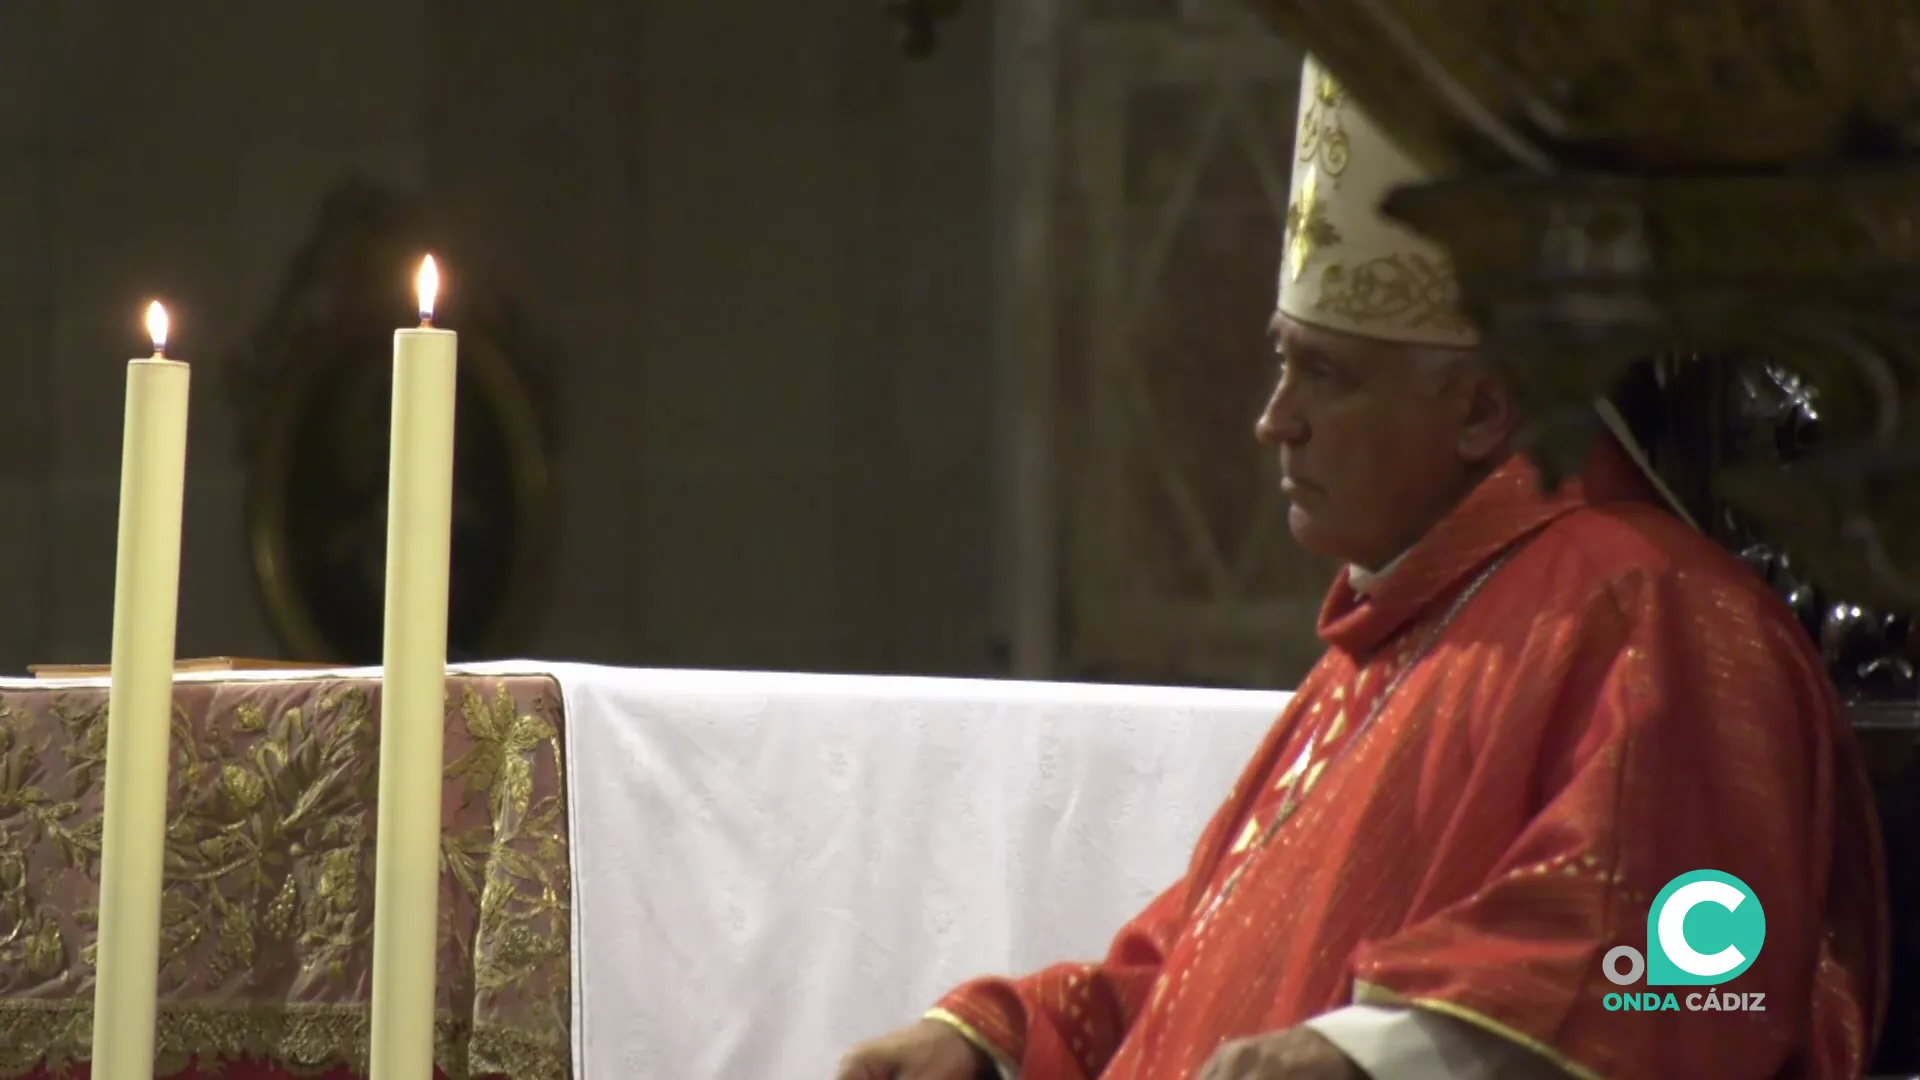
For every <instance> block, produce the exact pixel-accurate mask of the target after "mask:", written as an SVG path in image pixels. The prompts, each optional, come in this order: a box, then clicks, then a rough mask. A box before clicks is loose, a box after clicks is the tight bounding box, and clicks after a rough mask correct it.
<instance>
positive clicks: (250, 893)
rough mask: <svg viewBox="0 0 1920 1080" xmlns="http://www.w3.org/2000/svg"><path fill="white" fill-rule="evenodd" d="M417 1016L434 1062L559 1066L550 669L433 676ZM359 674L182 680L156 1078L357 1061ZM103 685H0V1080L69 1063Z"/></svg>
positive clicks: (363, 1037)
mask: <svg viewBox="0 0 1920 1080" xmlns="http://www.w3.org/2000/svg"><path fill="white" fill-rule="evenodd" d="M448 686H449V690H450V692H451V693H452V694H453V695H454V697H455V700H456V701H458V703H459V704H458V708H457V709H454V710H450V716H449V720H450V721H451V722H450V723H449V725H448V732H447V747H448V751H449V756H450V757H452V758H454V759H455V760H453V762H452V764H450V765H449V766H448V768H447V783H448V795H449V798H448V802H447V806H448V811H447V816H446V822H445V825H446V835H445V837H444V839H443V841H442V865H443V867H444V873H445V880H446V887H445V888H444V889H443V892H442V910H441V956H440V979H439V983H440V990H439V994H440V1014H441V1015H440V1019H439V1023H438V1031H437V1050H436V1059H437V1062H438V1064H439V1065H440V1067H441V1068H442V1069H443V1070H444V1071H446V1072H447V1073H448V1074H449V1075H450V1076H452V1077H455V1078H459V1077H466V1076H470V1075H478V1074H501V1075H506V1076H510V1077H516V1078H527V1080H535V1078H538V1080H564V1078H565V1077H567V1076H568V1075H570V1073H571V1063H570V1059H571V1054H570V1031H571V1022H570V1015H571V1004H570V995H571V978H572V975H571V970H570V967H571V962H570V960H571V958H570V953H569V938H570V933H571V931H570V912H569V906H568V905H569V895H570V881H569V878H568V873H567V869H568V862H567V835H566V822H565V816H564V806H565V776H564V772H563V762H562V759H561V748H560V736H559V724H560V719H561V717H560V709H559V700H558V694H557V692H556V689H555V688H554V686H553V683H552V681H551V680H549V679H538V678H516V679H507V680H490V681H489V680H480V679H473V678H457V679H450V680H449V682H448ZM377 693H378V684H377V682H373V681H342V680H317V679H316V680H300V681H296V682H275V683H244V684H239V683H234V684H220V683H201V684H184V685H182V686H181V687H180V688H179V689H178V691H177V699H176V704H175V711H174V717H173V738H172V761H171V770H170V782H171V790H170V793H169V800H168V810H169V820H168V825H167V833H166V855H165V859H166V862H165V865H166V874H167V886H166V892H165V894H164V897H163V900H162V910H161V934H162V937H161V969H160V997H161V1000H160V1008H159V1017H158V1026H157V1030H156V1054H157V1056H158V1064H159V1065H160V1066H161V1069H160V1070H159V1071H171V1070H172V1067H173V1066H175V1065H178V1064H183V1063H184V1061H185V1059H186V1058H188V1057H192V1056H197V1057H199V1058H200V1059H201V1060H202V1061H203V1062H208V1063H218V1062H220V1061H224V1060H230V1059H234V1058H239V1057H255V1058H268V1059H272V1060H276V1061H279V1062H282V1063H285V1064H287V1065H289V1066H293V1067H296V1068H302V1069H305V1068H325V1067H331V1066H337V1065H347V1066H350V1067H359V1068H364V1066H365V1055H366V1048H367V1007H366V997H365V991H364V988H365V987H366V986H367V984H368V981H369V978H368V976H369V972H370V965H371V956H370V948H371V944H372V942H371V938H372V925H373V920H372V906H373V894H372V869H373V836H374V796H375V794H376V793H377V787H378V749H379V736H378V723H377V720H378V701H377ZM105 713H106V693H105V691H104V690H91V689H89V690H72V689H57V688H48V689H35V690H28V691H15V692H11V693H6V694H0V1025H4V1027H5V1030H6V1031H7V1038H6V1039H5V1040H4V1041H3V1043H4V1045H0V1076H7V1075H20V1074H22V1073H25V1072H28V1071H31V1070H34V1069H36V1068H39V1067H41V1065H42V1063H43V1062H44V1063H45V1064H46V1065H47V1066H48V1067H51V1068H53V1069H61V1068H64V1067H66V1066H68V1065H70V1064H71V1063H73V1062H76V1061H80V1060H84V1059H85V1058H86V1057H87V1054H88V1050H89V1043H90V1040H91V1028H92V1011H93V1010H92V993H93V962H94V945H93V937H94V924H95V920H96V918H97V914H96V912H95V910H94V909H93V907H92V905H93V904H94V903H95V897H97V895H98V892H99V856H100V796H101V791H100V788H101V785H102V784H103V782H104V777H105V764H104V750H105V733H106V723H105Z"/></svg>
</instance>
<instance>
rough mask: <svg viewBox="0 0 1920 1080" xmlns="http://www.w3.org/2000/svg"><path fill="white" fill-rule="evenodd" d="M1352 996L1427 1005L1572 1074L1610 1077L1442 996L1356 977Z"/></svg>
mask: <svg viewBox="0 0 1920 1080" xmlns="http://www.w3.org/2000/svg"><path fill="white" fill-rule="evenodd" d="M1353 1000H1354V1001H1356V1002H1358V1003H1359V1004H1362V1005H1400V1006H1404V1007H1407V1008H1414V1009H1426V1010H1427V1011H1429V1012H1436V1013H1439V1014H1441V1015H1442V1016H1450V1017H1452V1018H1454V1019H1455V1020H1459V1021H1462V1022H1463V1023H1468V1024H1472V1025H1473V1026H1474V1027H1477V1028H1479V1029H1480V1030H1482V1031H1485V1032H1487V1033H1488V1034H1489V1035H1497V1036H1499V1037H1500V1038H1502V1039H1505V1040H1507V1041H1508V1042H1510V1043H1517V1044H1519V1045H1521V1046H1524V1047H1526V1048H1527V1049H1529V1050H1531V1051H1533V1052H1534V1053H1536V1054H1539V1055H1540V1056H1541V1057H1543V1058H1546V1059H1547V1060H1548V1061H1551V1062H1553V1063H1554V1064H1555V1065H1557V1066H1559V1067H1560V1068H1561V1070H1562V1071H1564V1072H1566V1073H1567V1074H1568V1075H1569V1076H1573V1077H1575V1078H1576V1080H1607V1078H1606V1077H1605V1076H1602V1075H1601V1074H1599V1073H1597V1072H1595V1071H1593V1070H1592V1069H1590V1068H1588V1067H1587V1066H1585V1065H1582V1064H1580V1063H1579V1062H1577V1061H1575V1060H1573V1059H1572V1058H1570V1057H1568V1056H1566V1055H1565V1054H1562V1053H1561V1052H1560V1051H1558V1050H1555V1049H1554V1048H1553V1047H1551V1046H1548V1045H1547V1044H1546V1043H1543V1042H1541V1041H1540V1040H1539V1039H1536V1038H1534V1037H1533V1036H1531V1035H1529V1034H1527V1033H1526V1032H1524V1031H1520V1030H1518V1029H1516V1028H1511V1027H1508V1026H1507V1025H1505V1024H1503V1023H1501V1022H1500V1021H1498V1020H1495V1019H1494V1018H1492V1017H1490V1016H1485V1015H1483V1014H1481V1013H1477V1012H1475V1011H1473V1010H1472V1009H1469V1008H1466V1007H1465V1006H1462V1005H1456V1004H1454V1003H1453V1002H1451V1001H1442V1000H1440V999H1439V998H1415V997H1408V996H1406V995H1405V994H1402V993H1399V992H1397V991H1394V990H1389V989H1387V988H1386V987H1384V986H1379V985H1376V984H1374V983H1370V982H1362V981H1361V980H1359V979H1355V980H1354V981H1353Z"/></svg>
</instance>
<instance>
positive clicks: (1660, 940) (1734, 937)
mask: <svg viewBox="0 0 1920 1080" xmlns="http://www.w3.org/2000/svg"><path fill="white" fill-rule="evenodd" d="M1689 922H1691V923H1692V925H1691V926H1689ZM1647 924H1648V925H1647V944H1648V949H1647V951H1648V953H1649V956H1648V959H1647V984H1648V985H1649V986H1717V985H1719V984H1720V983H1723V982H1726V981H1727V980H1729V979H1731V978H1733V977H1734V976H1736V975H1738V974H1740V973H1741V972H1743V971H1745V970H1746V969H1747V968H1748V967H1750V966H1752V964H1753V962H1754V960H1756V959H1758V958H1759V955H1760V946H1761V945H1762V943H1764V942H1765V941H1766V937H1767V916H1766V913H1765V912H1764V911H1762V910H1761V907H1760V899H1759V897H1757V896H1755V895H1754V894H1753V890H1752V889H1750V888H1748V887H1747V884H1746V882H1744V881H1741V880H1740V879H1739V878H1737V877H1734V876H1733V875H1732V874H1726V873H1722V872H1720V871H1718V870H1695V871H1694V872H1692V873H1690V874H1682V875H1680V876H1679V877H1677V878H1674V879H1673V880H1672V881H1670V882H1668V883H1667V887H1666V888H1664V889H1662V890H1660V895H1659V896H1657V897H1655V898H1654V902H1653V910H1652V911H1650V912H1649V913H1648V915H1647ZM1715 946H1717V948H1716V947H1715ZM1706 948H1712V951H1711V952H1708V951H1703V950H1704V949H1706Z"/></svg>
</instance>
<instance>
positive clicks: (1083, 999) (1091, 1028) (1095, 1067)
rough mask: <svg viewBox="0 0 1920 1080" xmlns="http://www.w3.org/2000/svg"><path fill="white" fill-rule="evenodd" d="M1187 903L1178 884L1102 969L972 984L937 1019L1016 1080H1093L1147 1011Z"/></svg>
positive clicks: (1072, 968) (1117, 941)
mask: <svg viewBox="0 0 1920 1080" xmlns="http://www.w3.org/2000/svg"><path fill="white" fill-rule="evenodd" d="M1186 901H1187V885H1186V880H1185V879H1182V880H1181V881H1180V882H1179V883H1177V884H1175V885H1174V886H1173V887H1172V888H1169V889H1168V890H1167V891H1165V892H1163V893H1161V894H1160V896H1159V897H1158V898H1157V899H1155V900H1154V901H1153V902H1152V903H1151V904H1149V905H1148V906H1147V909H1146V910H1145V911H1143V912H1141V913H1140V915H1139V916H1137V917H1136V918H1135V919H1134V920H1133V921H1132V922H1130V923H1128V924H1127V925H1126V927H1125V928H1124V929H1122V930H1121V931H1120V933H1119V935H1118V936H1116V937H1115V938H1114V940H1113V946H1112V948H1111V949H1110V950H1109V951H1108V953H1107V958H1106V960H1105V961H1104V962H1102V963H1098V964H1058V965H1055V966H1053V967H1050V968H1047V969H1045V970H1043V971H1040V972H1038V973H1036V974H1033V975H1029V976H1027V977H1025V978H1020V979H981V980H978V981H976V982H971V983H968V984H966V985H965V986H962V987H960V988H959V989H958V990H955V991H954V992H953V993H951V994H949V995H947V997H946V998H945V999H944V1000H942V1001H941V1002H940V1012H942V1013H944V1014H945V1018H949V1019H951V1020H954V1021H958V1022H959V1023H960V1024H963V1025H965V1028H966V1029H970V1030H968V1035H969V1036H970V1037H972V1038H974V1039H976V1040H978V1041H982V1042H985V1043H986V1044H987V1045H988V1046H989V1047H991V1048H992V1049H993V1050H994V1052H995V1056H996V1057H998V1058H1001V1059H1002V1060H1003V1061H1005V1062H1006V1063H1009V1064H1012V1065H1016V1066H1018V1067H1019V1068H1020V1071H1021V1075H1022V1078H1023V1080H1093V1078H1094V1077H1097V1076H1099V1075H1100V1073H1101V1071H1102V1070H1103V1069H1105V1067H1106V1064H1107V1062H1108V1061H1109V1060H1111V1059H1112V1057H1113V1054H1114V1052H1115V1051H1116V1050H1118V1049H1119V1048H1120V1041H1121V1040H1122V1039H1123V1038H1125V1037H1126V1034H1127V1030H1128V1029H1129V1028H1131V1027H1132V1026H1133V1021H1134V1019H1135V1017H1137V1016H1138V1015H1139V1014H1140V1010H1141V1008H1142V1007H1143V1006H1144V1005H1145V1004H1146V1000H1147V995H1148V994H1149V993H1151V992H1152V990H1153V984H1154V981H1155V980H1156V979H1158V978H1159V976H1160V967H1161V964H1162V963H1164V962H1165V960H1166V956H1167V952H1168V950H1170V949H1171V948H1172V947H1173V942H1174V939H1175V938H1177V937H1178V936H1179V933H1180V928H1181V926H1182V925H1183V924H1184V922H1185V917H1186Z"/></svg>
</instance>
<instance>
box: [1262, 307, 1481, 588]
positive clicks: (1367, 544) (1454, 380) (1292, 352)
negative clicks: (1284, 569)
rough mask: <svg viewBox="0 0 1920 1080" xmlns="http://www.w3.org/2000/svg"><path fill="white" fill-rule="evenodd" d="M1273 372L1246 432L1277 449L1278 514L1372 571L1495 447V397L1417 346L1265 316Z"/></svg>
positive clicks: (1477, 471)
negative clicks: (1284, 507) (1274, 378)
mask: <svg viewBox="0 0 1920 1080" xmlns="http://www.w3.org/2000/svg"><path fill="white" fill-rule="evenodd" d="M1274 332H1275V337H1276V342H1277V345H1278V348H1279V354H1280V378H1279V383H1278V385H1276V386H1275V387H1274V391H1273V396H1272V397H1271V398H1270V399H1268V401H1267V407H1266V409H1265V410H1264V411H1262V413H1261V414H1260V419H1259V422H1258V423H1257V424H1256V425H1255V429H1254V430H1255V433H1256V435H1257V436H1258V437H1259V439H1260V441H1261V442H1262V443H1265V444H1266V445H1268V446H1272V447H1275V448H1277V449H1278V450H1279V452H1280V472H1281V476H1282V478H1283V479H1282V481H1281V491H1282V492H1283V493H1284V494H1285V495H1286V497H1287V499H1288V500H1289V501H1290V502H1291V504H1292V506H1291V508H1290V510H1289V511H1288V515H1287V523H1288V525H1289V526H1290V527H1291V528H1292V530H1293V535H1294V539H1296V540H1298V541H1299V542H1300V544H1301V546H1302V547H1305V548H1306V549H1308V550H1309V551H1313V552H1316V553H1318V554H1322V555H1328V556H1332V557H1334V558H1338V559H1342V560H1345V561H1347V562H1350V563H1353V564H1355V565H1357V566H1360V567H1362V568H1364V569H1369V570H1378V569H1379V568H1380V567H1382V566H1384V565H1385V564H1386V563H1388V562H1390V561H1392V560H1393V559H1394V558H1396V557H1398V556H1399V555H1400V554H1401V553H1402V552H1404V551H1405V550H1407V549H1408V548H1409V547H1412V546H1413V544H1414V542H1415V541H1417V540H1419V539H1420V537H1421V536H1422V535H1424V534H1425V533H1426V531H1427V530H1428V529H1429V528H1431V527H1432V526H1433V525H1434V524H1435V523H1436V522H1438V521H1439V520H1440V518H1441V517H1443V516H1444V515H1445V514H1446V513H1447V511H1448V510H1450V509H1451V508H1452V507H1453V505H1454V504H1455V503H1457V502H1458V501H1459V500H1460V499H1461V498H1462V497H1463V496H1464V495H1465V494H1466V493H1467V491H1468V490H1470V489H1471V488H1472V486H1473V484H1474V483H1475V482H1477V481H1478V479H1479V477H1480V476H1481V475H1482V474H1483V468H1484V466H1485V465H1487V464H1489V463H1490V462H1491V463H1493V464H1497V461H1494V460H1493V459H1494V458H1496V457H1503V456H1504V455H1505V452H1506V447H1507V444H1508V440H1509V438H1510V436H1511V434H1512V430H1513V420H1514V417H1513V412H1512V408H1511V405H1510V403H1509V401H1508V399H1507V398H1506V395H1505V394H1504V392H1503V391H1501V390H1500V388H1499V387H1498V386H1497V384H1495V383H1494V382H1493V381H1492V379H1491V377H1490V376H1488V375H1487V374H1485V373H1484V372H1481V371H1478V370H1475V369H1473V368H1472V367H1470V366H1466V365H1453V366H1451V367H1446V368H1442V369H1440V370H1438V371H1435V370H1433V369H1432V368H1431V366H1430V365H1427V366H1423V364H1422V354H1421V352H1420V350H1417V349H1414V348H1411V347H1408V346H1403V345H1394V344H1389V343H1385V342H1378V341H1372V340H1369V339H1367V338H1360V337H1354V336H1352V335H1349V334H1341V333H1336V332H1334V331H1330V330H1321V329H1317V328H1315V327H1310V326H1306V325H1303V324H1300V323H1296V322H1294V321H1292V320H1290V319H1288V318H1286V317H1285V316H1280V317H1278V318H1276V319H1275V321H1274Z"/></svg>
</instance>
